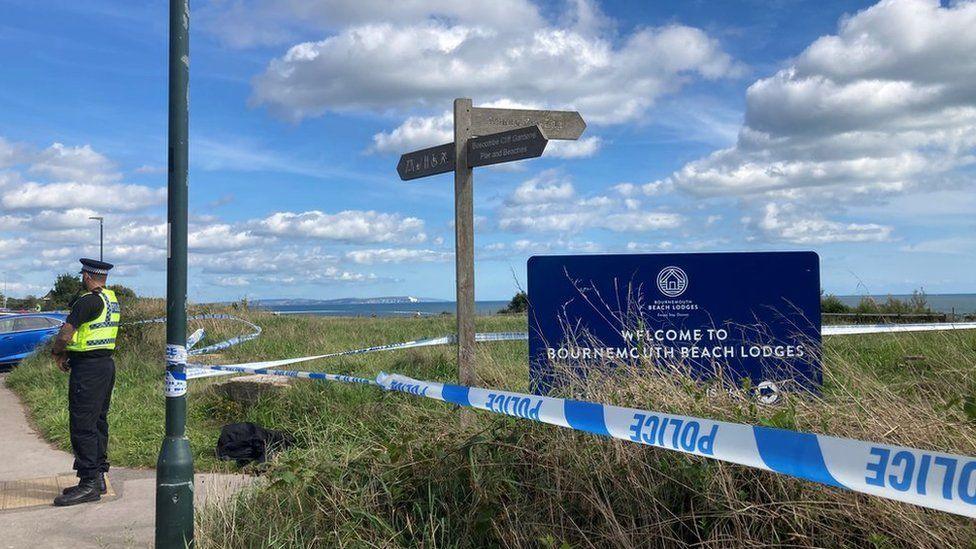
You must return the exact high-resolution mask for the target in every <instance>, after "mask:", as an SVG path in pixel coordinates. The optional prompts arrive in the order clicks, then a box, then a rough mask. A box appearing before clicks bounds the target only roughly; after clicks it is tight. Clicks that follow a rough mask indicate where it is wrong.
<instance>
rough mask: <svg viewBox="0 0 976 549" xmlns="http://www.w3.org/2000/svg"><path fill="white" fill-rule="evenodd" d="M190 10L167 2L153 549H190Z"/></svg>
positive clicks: (179, 1)
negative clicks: (160, 391)
mask: <svg viewBox="0 0 976 549" xmlns="http://www.w3.org/2000/svg"><path fill="white" fill-rule="evenodd" d="M189 41H190V6H189V2H188V0H170V2H169V177H168V186H167V187H168V188H167V215H168V221H169V223H168V232H169V254H168V257H167V260H166V384H165V395H166V437H165V438H164V439H163V445H162V448H160V450H159V460H158V461H157V462H156V547H157V548H160V549H170V548H173V549H175V548H178V547H179V548H182V547H188V546H192V545H193V455H192V454H191V453H190V441H189V439H187V438H186V247H187V194H188V189H187V181H186V180H187V171H188V164H189V162H188V155H189V152H188V146H187V142H188V133H189V131H188V127H189V108H188V104H187V102H188V100H189V95H188V89H189V80H190V46H189Z"/></svg>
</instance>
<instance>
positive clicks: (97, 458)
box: [68, 353, 115, 479]
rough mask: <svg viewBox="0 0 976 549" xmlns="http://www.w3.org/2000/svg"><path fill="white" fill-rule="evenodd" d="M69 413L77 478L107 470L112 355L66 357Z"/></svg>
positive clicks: (113, 375)
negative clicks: (69, 372)
mask: <svg viewBox="0 0 976 549" xmlns="http://www.w3.org/2000/svg"><path fill="white" fill-rule="evenodd" d="M68 365H69V366H71V376H70V378H69V380H68V416H69V424H70V427H71V449H72V450H73V451H74V454H75V464H74V468H75V470H76V471H77V472H78V478H82V479H86V478H94V477H96V476H97V475H98V473H107V472H108V407H109V403H110V402H111V399H112V388H113V387H114V386H115V361H114V360H112V357H111V356H107V357H97V358H89V357H86V356H85V353H72V354H70V355H69V357H68Z"/></svg>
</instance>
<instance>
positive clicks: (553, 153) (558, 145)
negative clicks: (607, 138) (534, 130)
mask: <svg viewBox="0 0 976 549" xmlns="http://www.w3.org/2000/svg"><path fill="white" fill-rule="evenodd" d="M602 145H603V140H602V139H600V138H599V137H598V136H595V135H592V136H589V137H584V138H582V139H577V140H576V141H568V140H559V139H557V140H554V141H550V142H549V144H548V145H547V146H546V151H545V153H543V156H549V157H553V158H588V157H590V156H593V155H595V154H596V153H597V152H598V151H599V150H600V147H601V146H602Z"/></svg>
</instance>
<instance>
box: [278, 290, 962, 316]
mask: <svg viewBox="0 0 976 549" xmlns="http://www.w3.org/2000/svg"><path fill="white" fill-rule="evenodd" d="M837 297H838V298H840V300H841V301H842V302H844V303H845V304H847V305H857V304H858V302H860V301H861V298H863V297H865V296H861V295H842V296H837ZM868 297H872V298H874V299H876V300H879V301H884V300H886V299H888V295H887V294H886V295H873V296H868ZM891 297H894V298H897V299H908V298H910V297H911V295H906V294H894V295H892V296H891ZM925 299H926V300H927V301H928V304H929V307H931V308H932V310H933V311H936V312H939V313H952V312H955V313H956V314H972V313H976V294H929V295H926V296H925ZM506 305H508V301H477V302H475V309H476V311H477V313H478V314H480V315H491V314H495V313H497V312H498V311H500V310H502V309H504V308H505V306H506ZM270 309H271V310H272V311H275V312H277V313H280V314H307V315H320V316H366V317H372V316H406V317H410V316H435V315H441V314H454V312H455V310H456V307H455V304H454V302H453V301H438V302H424V303H357V304H343V305H327V306H322V305H312V306H305V305H291V306H279V307H272V308H270Z"/></svg>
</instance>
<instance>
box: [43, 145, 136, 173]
mask: <svg viewBox="0 0 976 549" xmlns="http://www.w3.org/2000/svg"><path fill="white" fill-rule="evenodd" d="M30 172H31V173H36V174H39V175H41V176H43V177H46V178H47V179H50V180H52V181H81V182H86V183H103V182H107V181H116V180H118V179H120V178H121V175H120V174H119V173H118V172H116V171H115V166H113V165H112V163H111V162H110V161H109V160H108V158H106V157H105V156H104V155H102V154H101V153H98V152H96V151H95V150H93V149H92V148H91V145H83V146H81V147H65V146H64V145H63V144H61V143H55V144H53V145H51V146H50V147H48V148H46V149H44V150H43V151H41V152H40V153H38V154H37V155H35V156H34V157H33V163H32V164H31V167H30Z"/></svg>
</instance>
